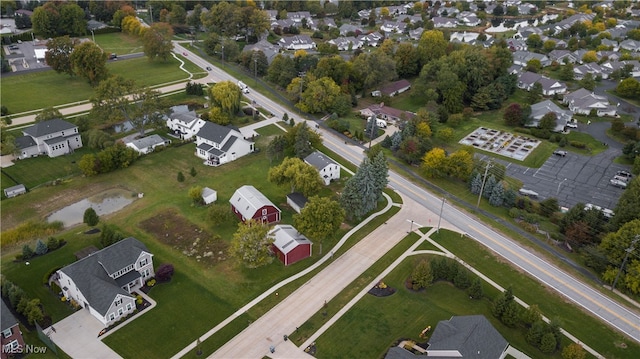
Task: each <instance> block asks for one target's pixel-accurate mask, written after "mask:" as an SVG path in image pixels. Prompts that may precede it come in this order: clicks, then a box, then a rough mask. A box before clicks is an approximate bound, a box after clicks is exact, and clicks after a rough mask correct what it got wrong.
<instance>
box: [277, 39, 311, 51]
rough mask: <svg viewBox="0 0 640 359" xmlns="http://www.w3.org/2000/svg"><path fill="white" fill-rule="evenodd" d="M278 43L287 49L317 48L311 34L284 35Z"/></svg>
mask: <svg viewBox="0 0 640 359" xmlns="http://www.w3.org/2000/svg"><path fill="white" fill-rule="evenodd" d="M278 45H280V47H281V48H283V49H287V50H310V49H315V48H316V43H315V42H314V41H313V40H312V39H311V37H310V36H309V35H295V36H289V37H283V38H281V39H280V40H279V41H278Z"/></svg>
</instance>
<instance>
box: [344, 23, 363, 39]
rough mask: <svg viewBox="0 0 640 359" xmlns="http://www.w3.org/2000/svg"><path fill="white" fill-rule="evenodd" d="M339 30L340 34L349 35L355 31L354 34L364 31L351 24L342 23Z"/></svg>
mask: <svg viewBox="0 0 640 359" xmlns="http://www.w3.org/2000/svg"><path fill="white" fill-rule="evenodd" d="M339 30H340V36H347V35H349V33H353V34H354V35H359V34H361V33H362V32H363V31H362V29H361V28H359V27H358V26H355V25H351V24H342V25H340V28H339Z"/></svg>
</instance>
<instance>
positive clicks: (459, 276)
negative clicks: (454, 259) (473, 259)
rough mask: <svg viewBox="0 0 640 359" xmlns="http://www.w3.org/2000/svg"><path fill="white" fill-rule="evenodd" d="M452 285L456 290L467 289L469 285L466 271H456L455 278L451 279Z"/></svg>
mask: <svg viewBox="0 0 640 359" xmlns="http://www.w3.org/2000/svg"><path fill="white" fill-rule="evenodd" d="M453 285H455V286H456V288H460V289H467V288H469V286H470V285H471V283H470V282H469V274H468V273H467V271H466V270H464V269H459V270H458V273H456V276H455V277H454V278H453Z"/></svg>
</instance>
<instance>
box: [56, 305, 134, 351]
mask: <svg viewBox="0 0 640 359" xmlns="http://www.w3.org/2000/svg"><path fill="white" fill-rule="evenodd" d="M52 327H53V328H55V332H54V331H53V330H52V329H51V327H49V328H47V329H45V330H44V331H45V333H50V335H49V337H50V338H51V339H52V340H53V342H54V343H56V345H57V346H58V347H59V348H60V349H62V350H64V352H65V353H67V354H68V355H69V356H70V357H72V358H94V359H114V358H121V356H119V355H118V354H116V352H114V351H113V350H111V348H109V347H108V346H107V345H106V344H104V343H102V341H101V340H100V339H98V333H100V331H101V330H102V329H103V328H104V326H103V325H102V323H100V321H98V319H96V318H95V317H93V316H92V315H91V313H89V311H88V310H86V309H83V310H79V311H77V312H75V313H74V314H72V315H70V316H68V317H66V318H64V319H63V320H61V321H59V322H57V323H55V324H54V325H53V326H52Z"/></svg>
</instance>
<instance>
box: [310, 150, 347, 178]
mask: <svg viewBox="0 0 640 359" xmlns="http://www.w3.org/2000/svg"><path fill="white" fill-rule="evenodd" d="M304 162H305V163H307V164H309V165H311V166H313V167H315V168H316V170H318V173H319V174H320V177H322V181H323V182H324V184H325V186H328V185H329V183H331V181H332V180H337V179H340V165H338V164H337V163H336V162H335V161H334V160H332V159H331V158H329V156H327V155H325V154H324V153H322V152H318V151H315V152H313V153H312V154H310V155H309V156H307V157H305V158H304Z"/></svg>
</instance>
